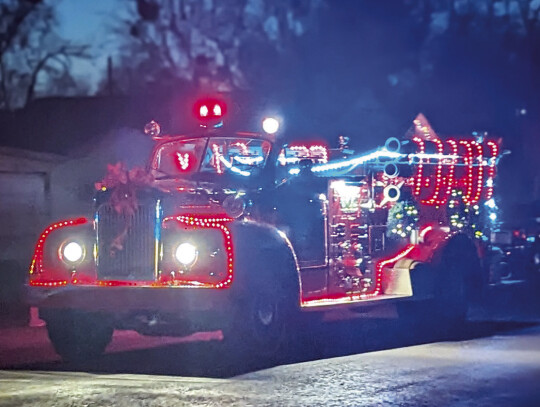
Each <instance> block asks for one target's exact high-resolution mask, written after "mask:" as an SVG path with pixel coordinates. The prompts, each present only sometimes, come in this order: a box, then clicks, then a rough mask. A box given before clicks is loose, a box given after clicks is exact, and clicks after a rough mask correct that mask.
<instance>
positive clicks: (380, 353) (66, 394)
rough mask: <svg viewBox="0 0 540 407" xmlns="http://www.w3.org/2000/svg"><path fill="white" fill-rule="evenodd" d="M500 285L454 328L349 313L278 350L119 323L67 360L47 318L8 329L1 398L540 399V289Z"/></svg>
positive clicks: (1, 340) (152, 401) (67, 401)
mask: <svg viewBox="0 0 540 407" xmlns="http://www.w3.org/2000/svg"><path fill="white" fill-rule="evenodd" d="M539 297H540V296H538V295H537V293H536V292H535V291H533V290H531V289H530V288H529V289H527V288H525V289H524V288H519V287H511V288H508V287H505V288H504V290H502V289H500V290H499V289H496V290H493V291H492V292H491V293H490V295H489V296H488V298H487V299H486V300H485V301H484V302H483V303H482V304H481V306H477V307H476V309H473V310H472V312H471V315H470V321H469V322H468V323H467V325H466V326H465V327H463V328H462V329H460V330H459V331H458V332H451V333H449V332H448V331H447V330H444V329H443V330H441V329H438V328H437V327H436V326H434V325H433V324H431V323H421V322H417V321H414V320H406V321H403V320H396V319H395V313H393V312H392V310H391V309H388V310H387V311H386V312H383V313H381V314H380V315H354V318H353V319H352V320H349V319H345V317H347V316H351V315H345V314H343V313H341V314H339V313H338V314H336V315H333V316H329V317H328V318H327V321H326V322H325V323H323V324H317V325H316V326H313V327H311V328H310V329H312V332H310V335H309V336H310V337H311V338H312V339H313V340H312V341H310V342H309V346H302V347H298V346H296V347H295V346H291V349H289V350H288V351H286V352H283V354H281V355H280V357H278V358H276V359H274V360H261V359H259V358H258V357H257V356H256V355H255V356H253V355H251V356H248V355H243V354H242V353H241V352H239V353H235V354H234V355H229V354H224V353H220V349H221V348H220V338H221V333H220V332H213V333H201V334H196V335H194V336H192V337H189V338H147V337H141V336H139V335H138V334H136V333H134V332H129V331H127V332H117V333H115V337H114V340H113V342H112V344H111V345H110V346H109V348H108V349H107V354H106V355H104V356H103V357H102V358H100V359H99V360H95V361H92V362H90V363H87V364H85V365H84V366H72V365H67V364H64V363H62V362H61V361H60V360H59V359H58V358H57V356H56V355H55V354H54V352H53V350H52V347H50V345H49V344H48V341H47V337H46V333H45V330H44V329H43V328H12V329H3V330H0V335H1V336H0V367H1V368H2V369H4V370H2V371H0V406H19V405H43V406H101V405H103V406H105V405H118V406H123V405H126V406H127V405H129V406H130V407H133V406H164V405H200V406H222V405H237V406H246V405H257V406H258V405H277V406H280V405H299V406H303V405H305V406H315V405H325V406H363V405H366V406H379V405H381V406H382V405H384V406H473V405H474V406H490V407H491V406H540V307H539V304H540V300H539Z"/></svg>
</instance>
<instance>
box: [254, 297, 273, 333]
mask: <svg viewBox="0 0 540 407" xmlns="http://www.w3.org/2000/svg"><path fill="white" fill-rule="evenodd" d="M256 317H257V319H258V322H260V323H261V324H262V325H263V326H265V327H267V326H270V325H271V324H272V322H274V320H275V318H276V305H275V304H271V303H268V302H262V303H259V305H258V306H257V308H256Z"/></svg>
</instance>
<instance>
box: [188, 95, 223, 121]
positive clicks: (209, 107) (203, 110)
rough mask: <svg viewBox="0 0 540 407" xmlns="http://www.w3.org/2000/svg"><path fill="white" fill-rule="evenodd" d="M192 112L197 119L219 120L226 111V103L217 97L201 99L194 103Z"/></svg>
mask: <svg viewBox="0 0 540 407" xmlns="http://www.w3.org/2000/svg"><path fill="white" fill-rule="evenodd" d="M194 112H195V116H196V117H197V118H198V119H199V120H204V121H212V120H221V119H222V118H223V116H225V113H227V105H226V104H225V102H223V101H222V100H219V99H214V98H208V99H201V100H199V101H197V102H196V103H195V106H194Z"/></svg>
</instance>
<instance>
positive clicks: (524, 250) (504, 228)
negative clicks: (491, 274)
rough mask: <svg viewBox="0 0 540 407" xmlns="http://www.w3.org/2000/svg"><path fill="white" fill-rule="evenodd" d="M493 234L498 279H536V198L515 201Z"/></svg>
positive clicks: (539, 255) (539, 245)
mask: <svg viewBox="0 0 540 407" xmlns="http://www.w3.org/2000/svg"><path fill="white" fill-rule="evenodd" d="M508 218H510V219H509V220H507V221H506V222H504V223H503V224H502V225H501V227H500V230H499V231H498V232H497V233H496V234H495V235H494V240H495V244H494V245H493V250H497V251H498V252H499V256H500V259H501V260H500V261H499V265H501V266H502V267H500V269H501V270H503V272H502V273H501V274H502V276H501V277H502V280H503V281H504V282H514V281H516V280H517V281H522V280H526V281H527V282H532V283H536V284H538V283H540V209H539V204H538V202H536V203H534V202H533V203H531V204H521V205H516V206H515V207H513V208H512V209H511V210H510V211H509V216H508Z"/></svg>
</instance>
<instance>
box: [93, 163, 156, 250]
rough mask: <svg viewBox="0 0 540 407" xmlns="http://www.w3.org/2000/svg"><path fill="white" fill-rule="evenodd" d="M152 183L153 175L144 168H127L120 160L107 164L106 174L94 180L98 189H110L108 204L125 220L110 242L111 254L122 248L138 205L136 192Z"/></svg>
mask: <svg viewBox="0 0 540 407" xmlns="http://www.w3.org/2000/svg"><path fill="white" fill-rule="evenodd" d="M154 185H155V184H154V177H153V175H152V174H150V173H148V172H147V171H146V170H145V169H144V168H140V167H136V168H133V169H131V170H128V169H127V168H126V165H125V164H124V163H122V162H119V163H116V164H114V165H112V164H108V165H107V174H106V175H105V177H104V178H103V180H102V181H101V182H96V184H95V187H96V189H97V190H98V191H106V190H110V191H111V195H110V198H109V204H110V205H111V206H112V207H113V209H114V210H115V211H116V213H118V214H119V215H123V217H124V219H125V220H126V222H125V225H124V228H123V230H122V232H120V234H119V235H118V236H116V237H115V238H114V239H113V241H112V242H111V246H110V252H111V255H114V254H115V253H116V252H117V251H120V250H123V248H124V242H125V239H126V236H127V234H128V231H129V228H130V227H131V221H132V219H133V216H134V215H135V213H136V212H137V208H138V206H139V202H138V200H137V192H139V191H141V190H144V189H148V188H153V187H154Z"/></svg>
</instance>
